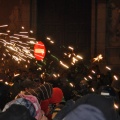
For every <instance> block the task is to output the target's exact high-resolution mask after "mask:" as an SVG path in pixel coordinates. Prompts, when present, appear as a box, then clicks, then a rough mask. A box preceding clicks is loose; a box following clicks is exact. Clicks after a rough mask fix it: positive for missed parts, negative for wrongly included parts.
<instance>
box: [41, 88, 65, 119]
mask: <svg viewBox="0 0 120 120" xmlns="http://www.w3.org/2000/svg"><path fill="white" fill-rule="evenodd" d="M62 99H63V92H62V90H61V89H60V88H59V87H54V88H53V93H52V96H51V98H49V99H47V100H44V101H42V102H41V104H40V105H41V109H42V110H43V111H44V112H45V115H46V116H47V117H48V119H49V120H51V119H52V114H53V111H54V109H55V108H56V107H57V106H58V105H59V103H60V102H61V101H62Z"/></svg>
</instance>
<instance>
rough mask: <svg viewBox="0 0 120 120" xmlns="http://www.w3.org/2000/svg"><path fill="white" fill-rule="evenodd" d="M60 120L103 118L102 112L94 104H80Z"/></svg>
mask: <svg viewBox="0 0 120 120" xmlns="http://www.w3.org/2000/svg"><path fill="white" fill-rule="evenodd" d="M62 120H105V117H104V115H103V113H102V112H101V111H100V110H99V109H97V108H96V107H94V106H91V105H86V104H83V105H80V106H78V107H77V108H75V109H74V110H73V111H71V112H70V113H69V114H68V115H67V116H65V117H64V118H63V119H62Z"/></svg>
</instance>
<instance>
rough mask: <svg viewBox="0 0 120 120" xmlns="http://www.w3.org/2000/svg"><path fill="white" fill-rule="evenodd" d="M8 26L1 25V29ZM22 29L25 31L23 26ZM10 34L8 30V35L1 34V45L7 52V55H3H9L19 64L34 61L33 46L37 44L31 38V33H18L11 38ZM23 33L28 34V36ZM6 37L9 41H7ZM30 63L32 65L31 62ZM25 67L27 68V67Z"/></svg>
mask: <svg viewBox="0 0 120 120" xmlns="http://www.w3.org/2000/svg"><path fill="white" fill-rule="evenodd" d="M7 26H8V25H1V26H0V27H7ZM22 29H24V27H23V26H22ZM8 32H10V30H7V33H0V43H2V44H3V46H4V47H5V51H6V54H3V56H6V55H8V56H10V57H11V58H12V59H14V60H15V61H17V62H18V63H20V62H21V61H28V60H27V59H34V58H35V57H34V55H33V46H34V44H35V43H36V39H35V38H31V37H29V36H28V33H29V32H22V31H21V32H19V34H17V33H16V34H13V35H11V36H9V35H8ZM23 33H26V35H24V34H23ZM3 36H4V37H3ZM6 37H7V38H8V39H6ZM3 59H4V58H3ZM3 59H2V60H3ZM28 63H30V61H29V62H28ZM25 67H26V68H27V65H26V66H25Z"/></svg>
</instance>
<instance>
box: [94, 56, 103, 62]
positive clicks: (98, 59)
mask: <svg viewBox="0 0 120 120" xmlns="http://www.w3.org/2000/svg"><path fill="white" fill-rule="evenodd" d="M102 59H103V57H102V55H101V54H100V55H98V56H97V57H96V58H93V62H96V61H98V62H99V61H100V60H102Z"/></svg>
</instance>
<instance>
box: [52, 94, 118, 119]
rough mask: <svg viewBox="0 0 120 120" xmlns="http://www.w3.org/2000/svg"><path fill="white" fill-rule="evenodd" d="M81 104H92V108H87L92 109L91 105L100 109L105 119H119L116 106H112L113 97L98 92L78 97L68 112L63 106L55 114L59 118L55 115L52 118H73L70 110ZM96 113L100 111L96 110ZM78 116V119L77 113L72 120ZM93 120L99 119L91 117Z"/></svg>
mask: <svg viewBox="0 0 120 120" xmlns="http://www.w3.org/2000/svg"><path fill="white" fill-rule="evenodd" d="M81 105H90V106H92V108H91V109H89V110H90V111H91V110H92V109H94V108H93V107H95V108H96V109H98V110H99V111H101V113H102V114H101V115H102V118H104V119H105V120H120V116H119V114H118V112H117V110H116V108H115V107H114V101H113V99H112V98H111V97H105V96H102V95H98V94H88V95H85V96H83V97H82V98H80V99H78V100H77V101H76V102H75V104H73V105H72V107H71V109H69V112H68V111H67V112H66V110H67V107H64V108H63V109H62V110H61V111H60V112H59V113H58V114H57V116H56V117H57V118H59V119H56V117H55V118H54V119H53V120H72V119H70V118H73V117H72V116H71V114H72V112H73V111H74V110H76V109H77V107H79V106H81ZM78 110H79V109H78ZM62 111H63V113H62ZM80 111H81V109H80ZM80 111H79V112H80ZM65 112H66V113H65ZM87 112H88V110H87ZM91 112H92V111H91ZM97 113H100V112H97ZM77 114H78V112H77ZM75 115H76V112H74V115H73V116H75ZM81 115H82V114H81ZM101 115H100V116H101ZM66 116H71V117H66ZM67 118H69V119H67ZM78 118H79V119H80V115H79V117H76V119H74V120H79V119H78ZM81 120H82V119H81ZM85 120H87V119H85ZM88 120H90V119H88ZM91 120H92V119H91ZM93 120H99V119H93ZM100 120H101V119H100Z"/></svg>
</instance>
